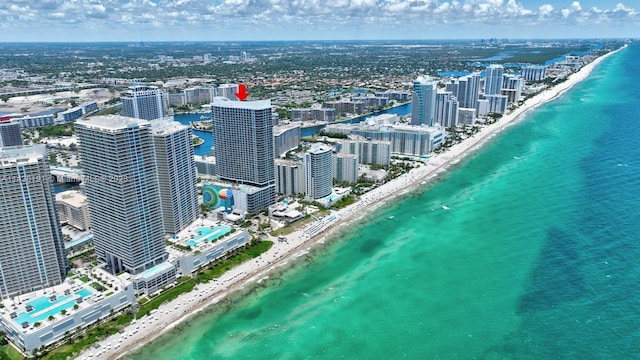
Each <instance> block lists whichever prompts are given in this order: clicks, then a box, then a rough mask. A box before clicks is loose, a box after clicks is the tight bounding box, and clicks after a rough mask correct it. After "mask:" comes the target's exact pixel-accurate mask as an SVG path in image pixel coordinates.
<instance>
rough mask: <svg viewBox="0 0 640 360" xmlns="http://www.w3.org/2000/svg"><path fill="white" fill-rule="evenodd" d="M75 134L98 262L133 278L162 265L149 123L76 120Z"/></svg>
mask: <svg viewBox="0 0 640 360" xmlns="http://www.w3.org/2000/svg"><path fill="white" fill-rule="evenodd" d="M76 132H77V135H78V140H79V153H80V159H81V161H82V169H83V175H84V181H83V182H84V184H85V185H84V188H85V192H86V194H87V198H88V200H89V204H90V208H89V214H90V217H91V226H92V230H93V235H94V245H95V249H96V255H97V257H98V259H99V260H100V261H102V262H105V263H107V264H108V266H109V268H110V270H111V271H112V272H113V273H119V272H121V271H127V272H129V273H131V274H139V273H142V272H143V271H145V270H147V269H149V268H151V267H153V266H155V265H158V264H160V263H162V262H164V261H165V260H166V259H167V255H166V253H165V249H164V247H165V243H164V234H163V223H162V210H161V201H160V193H159V184H158V173H157V168H156V162H155V153H154V144H153V137H152V131H151V123H150V122H149V121H146V120H140V119H133V118H128V117H123V116H113V115H111V116H97V117H93V118H91V119H90V120H80V121H78V122H77V123H76ZM163 180H165V181H167V180H166V179H163Z"/></svg>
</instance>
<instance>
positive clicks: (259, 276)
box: [78, 50, 619, 359]
mask: <svg viewBox="0 0 640 360" xmlns="http://www.w3.org/2000/svg"><path fill="white" fill-rule="evenodd" d="M618 51H619V50H618ZM613 53H615V52H610V53H608V54H606V55H604V56H601V57H599V58H597V59H596V60H594V61H593V62H591V63H589V64H587V65H586V66H584V67H582V68H581V69H580V70H579V71H578V72H576V73H574V74H572V75H571V76H570V77H569V78H568V79H567V80H566V81H564V82H562V83H560V84H558V85H556V86H554V87H553V88H551V89H548V90H545V91H544V92H542V93H540V94H538V95H536V96H534V97H532V98H530V99H528V100H527V101H525V102H524V104H523V105H522V106H520V107H518V108H517V109H515V110H513V111H512V112H510V113H508V114H505V115H504V116H503V117H502V118H500V119H499V121H497V122H496V123H494V124H491V125H488V126H485V127H483V128H482V130H481V131H480V132H478V133H477V134H475V135H474V136H472V137H469V138H467V139H465V140H464V141H462V142H461V143H459V144H456V145H454V146H452V147H451V148H450V149H448V150H447V151H446V152H443V153H441V154H438V155H435V156H432V157H430V158H429V160H428V163H427V164H425V165H421V166H420V167H417V168H414V169H412V170H411V171H410V172H409V173H407V174H404V175H402V176H400V177H398V178H396V179H394V180H392V181H390V182H388V183H386V184H384V185H382V186H380V187H378V188H376V189H374V190H372V191H370V192H368V193H366V194H364V195H362V196H361V197H360V200H359V201H358V202H356V203H354V204H352V205H350V206H348V207H346V208H343V209H341V210H339V211H333V212H331V213H330V214H329V215H327V216H325V217H324V218H322V219H321V220H318V221H316V222H314V223H312V224H310V225H307V226H306V227H305V228H303V229H300V230H298V231H296V232H294V233H292V234H289V235H288V236H287V237H286V241H275V242H274V245H273V247H272V248H271V249H270V250H269V251H267V252H266V253H264V254H262V255H261V256H259V257H258V258H255V259H252V260H251V261H248V262H245V263H243V264H241V265H239V266H237V267H236V268H234V269H232V270H230V271H228V272H227V273H225V274H224V275H223V276H222V277H220V278H219V279H217V280H216V281H212V282H210V283H207V284H199V285H198V286H197V288H196V290H194V291H192V292H191V293H187V294H183V295H181V296H180V297H178V298H177V299H175V300H173V301H171V302H168V303H165V304H163V305H162V306H160V308H158V309H157V310H156V311H154V312H153V313H152V314H150V315H147V316H145V317H143V318H141V319H137V320H136V321H134V322H133V323H132V324H131V325H129V326H127V327H126V328H125V329H124V332H122V333H119V334H115V335H113V336H110V337H108V338H106V339H104V340H102V341H100V342H99V343H98V344H99V347H97V348H95V347H91V348H90V349H87V350H85V351H83V352H82V353H81V354H80V355H79V357H78V358H80V359H115V358H122V357H124V356H125V354H127V353H129V352H132V351H134V350H136V349H138V348H140V347H141V346H144V345H145V344H147V343H149V342H150V341H152V340H153V339H155V338H157V337H158V336H160V335H162V334H163V333H165V332H167V331H170V330H171V329H173V328H175V327H176V326H177V325H178V324H180V323H182V322H184V321H186V320H188V319H189V318H191V317H193V316H195V315H197V314H198V313H199V312H201V311H203V310H204V309H205V308H207V307H209V306H210V305H213V304H217V303H220V302H221V301H222V300H224V299H225V298H226V297H228V296H229V295H230V294H231V293H233V292H234V291H237V290H240V289H242V288H245V287H250V286H252V285H254V284H255V283H257V282H261V281H262V280H263V279H265V278H267V277H268V276H269V274H270V273H272V272H274V271H276V270H278V269H282V267H284V266H287V265H288V264H291V263H293V262H295V261H296V258H297V257H299V256H301V255H303V254H305V253H307V252H308V251H309V250H310V249H311V248H312V247H313V246H316V245H317V244H320V243H323V242H324V240H325V239H326V238H327V237H330V236H331V235H333V234H335V232H336V231H338V230H339V229H341V228H342V227H343V226H345V225H346V224H348V223H350V222H352V221H356V220H358V219H359V218H361V217H363V216H365V215H366V214H368V213H370V212H371V210H372V209H375V208H377V207H379V206H381V205H383V204H385V203H387V202H388V201H390V200H391V199H393V198H395V197H397V196H402V195H403V194H406V193H407V192H409V191H411V190H414V189H416V188H418V187H420V186H423V185H424V184H425V183H426V182H427V181H429V180H431V179H433V178H434V177H435V176H436V175H438V174H439V173H441V172H443V171H446V169H447V168H448V167H449V166H450V165H452V164H455V163H457V162H458V161H459V160H461V159H462V158H463V157H464V156H467V155H469V154H471V153H473V151H475V150H477V149H478V148H479V147H480V146H482V144H484V143H485V142H486V141H487V140H488V139H490V138H491V137H492V136H494V135H495V134H497V133H498V132H500V131H502V130H503V129H505V128H506V127H507V126H510V125H511V124H513V123H515V122H516V121H518V120H519V119H522V115H524V114H525V113H526V112H527V111H530V110H531V109H534V108H535V107H537V106H539V105H541V104H544V103H546V102H548V101H551V100H553V99H554V98H556V97H558V96H560V95H561V94H562V93H564V92H565V91H566V90H568V89H570V88H571V87H572V86H574V85H575V84H577V83H579V82H580V81H582V80H584V79H585V78H587V77H588V76H589V74H590V73H591V71H592V70H593V69H594V68H595V67H596V66H597V65H598V64H599V63H600V62H601V61H602V60H603V59H604V58H606V57H608V56H610V55H612V54H613Z"/></svg>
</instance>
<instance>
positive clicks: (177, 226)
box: [151, 118, 199, 234]
mask: <svg viewBox="0 0 640 360" xmlns="http://www.w3.org/2000/svg"><path fill="white" fill-rule="evenodd" d="M151 129H152V135H153V148H154V152H155V162H156V167H157V169H158V180H159V184H158V186H159V190H160V202H161V204H162V205H161V208H162V223H163V227H164V232H165V233H168V234H177V233H178V232H180V230H182V229H184V228H186V227H187V226H188V225H189V224H191V223H192V222H193V221H194V220H195V219H196V218H197V217H198V214H199V208H198V189H197V188H196V179H197V174H196V165H195V161H194V158H193V139H192V137H191V128H189V127H188V126H185V125H182V124H180V123H179V122H177V121H173V120H170V118H169V119H163V120H157V121H153V122H152V123H151Z"/></svg>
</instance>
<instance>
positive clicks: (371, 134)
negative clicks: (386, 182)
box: [325, 123, 444, 156]
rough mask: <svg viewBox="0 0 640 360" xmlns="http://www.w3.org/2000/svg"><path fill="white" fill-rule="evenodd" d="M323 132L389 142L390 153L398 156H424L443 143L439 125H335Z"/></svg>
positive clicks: (442, 129) (442, 133)
mask: <svg viewBox="0 0 640 360" xmlns="http://www.w3.org/2000/svg"><path fill="white" fill-rule="evenodd" d="M325 130H326V131H327V132H336V133H342V134H353V135H358V136H360V137H362V138H364V139H370V140H379V141H389V142H390V143H391V153H393V154H398V155H409V156H421V155H426V154H429V153H431V152H432V151H433V150H434V149H435V148H436V147H437V146H439V145H440V144H442V142H443V141H444V128H442V127H440V126H439V125H436V126H435V127H429V126H416V125H404V124H394V125H369V124H362V123H360V124H335V125H327V127H326V128H325Z"/></svg>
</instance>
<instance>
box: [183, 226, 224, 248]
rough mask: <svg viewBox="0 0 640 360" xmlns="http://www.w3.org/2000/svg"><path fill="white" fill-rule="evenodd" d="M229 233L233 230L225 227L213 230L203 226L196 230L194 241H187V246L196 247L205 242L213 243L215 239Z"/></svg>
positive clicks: (217, 227)
mask: <svg viewBox="0 0 640 360" xmlns="http://www.w3.org/2000/svg"><path fill="white" fill-rule="evenodd" d="M229 231H231V228H230V227H228V226H225V225H220V226H216V227H214V228H213V229H211V228H209V227H206V226H201V227H199V228H197V229H196V230H195V234H194V237H193V239H191V240H189V241H187V245H189V246H191V247H194V246H196V245H198V244H201V243H203V242H211V241H212V240H213V239H216V238H217V237H219V236H221V235H224V234H226V233H228V232H229Z"/></svg>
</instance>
